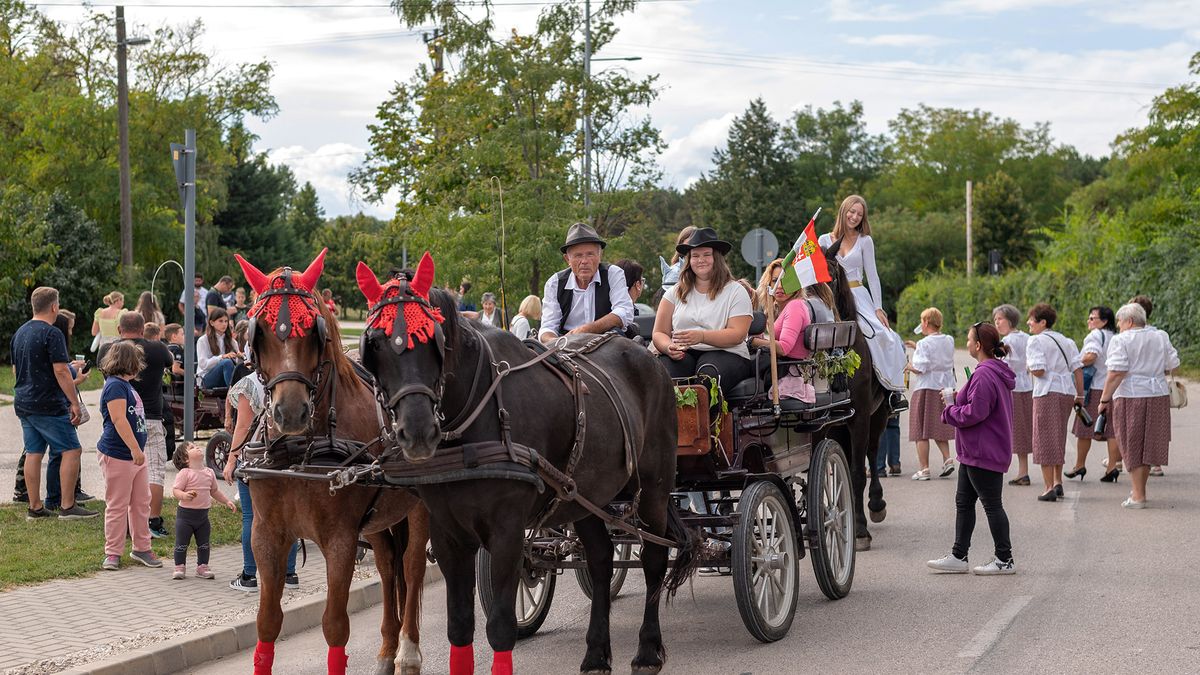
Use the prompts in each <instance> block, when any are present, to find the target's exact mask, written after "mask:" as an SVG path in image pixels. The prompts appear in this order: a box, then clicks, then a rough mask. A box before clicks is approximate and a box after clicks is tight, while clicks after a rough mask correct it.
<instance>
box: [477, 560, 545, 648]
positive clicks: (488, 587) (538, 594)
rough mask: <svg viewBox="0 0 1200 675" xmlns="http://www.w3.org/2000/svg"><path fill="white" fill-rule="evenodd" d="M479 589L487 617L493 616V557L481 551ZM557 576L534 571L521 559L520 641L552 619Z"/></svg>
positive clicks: (518, 604)
mask: <svg viewBox="0 0 1200 675" xmlns="http://www.w3.org/2000/svg"><path fill="white" fill-rule="evenodd" d="M475 575H476V579H477V582H476V586H477V588H478V589H479V604H480V605H482V606H483V611H484V613H485V614H488V613H491V608H492V599H493V597H495V596H494V595H493V593H492V556H491V554H489V553H488V552H487V550H485V549H483V548H481V549H479V553H478V555H477V557H476V559H475ZM557 579H558V577H557V576H556V575H555V574H554V572H551V571H547V570H539V569H533V568H530V567H529V562H528V561H527V560H526V559H525V558H524V557H522V558H521V570H520V572H519V574H518V576H517V601H516V612H517V639H518V640H521V639H524V638H527V637H529V636H531V635H533V634H534V633H536V632H538V629H539V628H541V627H542V624H543V623H545V621H546V617H548V616H550V604H551V603H552V602H553V601H554V583H555V581H556V580H557Z"/></svg>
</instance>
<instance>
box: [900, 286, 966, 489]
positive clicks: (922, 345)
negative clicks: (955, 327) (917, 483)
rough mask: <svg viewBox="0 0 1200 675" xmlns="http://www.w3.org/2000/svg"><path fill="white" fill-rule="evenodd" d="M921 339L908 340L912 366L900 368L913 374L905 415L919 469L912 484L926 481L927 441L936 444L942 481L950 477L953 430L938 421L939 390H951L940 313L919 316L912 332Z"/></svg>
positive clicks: (948, 342)
mask: <svg viewBox="0 0 1200 675" xmlns="http://www.w3.org/2000/svg"><path fill="white" fill-rule="evenodd" d="M914 332H918V333H921V334H922V335H924V336H925V337H923V338H921V340H920V342H913V341H911V340H909V341H908V342H906V343H905V345H906V346H907V347H909V348H911V349H914V350H915V353H914V354H913V358H912V363H911V364H908V365H906V366H905V367H904V368H905V370H907V371H908V372H910V373H912V374H913V381H912V389H913V397H912V405H911V407H910V408H909V412H908V440H909V441H911V442H913V443H916V444H917V462H918V463H919V464H920V465H921V468H920V469H919V470H918V471H917V472H916V473H914V474H913V476H912V479H913V480H929V441H930V440H932V441H933V442H935V443H937V447H938V451H939V452H941V453H942V468H941V469H939V470H938V475H939V476H941V477H942V478H945V477H946V476H949V475H950V474H951V473H954V459H953V458H952V457H951V456H950V441H952V440H954V427H952V426H950V425H949V424H946V423H945V422H943V421H942V410H943V409H945V407H946V405H945V402H944V401H943V400H942V395H941V391H942V390H943V389H947V388H949V389H953V388H954V338H952V337H950V336H949V335H946V334H945V333H943V332H942V312H941V311H940V310H939V309H938V308H937V307H928V308H926V309H925V311H923V312H921V325H920V326H917V329H916V331H914Z"/></svg>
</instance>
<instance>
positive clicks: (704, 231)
mask: <svg viewBox="0 0 1200 675" xmlns="http://www.w3.org/2000/svg"><path fill="white" fill-rule="evenodd" d="M705 247H708V248H711V249H713V250H714V251H717V252H719V253H720V254H721V255H725V254H727V253H729V250H730V249H732V248H733V244H730V243H729V242H727V241H723V240H721V239H717V231H716V230H714V229H712V228H711V227H701V228H700V229H698V230H696V231H695V232H693V233H692V236H691V237H690V238H689V239H688V240H687V241H685V242H684V243H682V244H680V245H678V246H676V247H675V250H676V251H679V253H680V255H687V253H688V251H690V250H692V249H694V248H705Z"/></svg>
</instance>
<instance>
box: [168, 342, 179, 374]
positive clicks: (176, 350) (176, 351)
mask: <svg viewBox="0 0 1200 675" xmlns="http://www.w3.org/2000/svg"><path fill="white" fill-rule="evenodd" d="M167 351H169V352H171V357H172V358H174V359H175V363H178V364H179V367H180V368H182V367H183V345H171V344H169V345H167Z"/></svg>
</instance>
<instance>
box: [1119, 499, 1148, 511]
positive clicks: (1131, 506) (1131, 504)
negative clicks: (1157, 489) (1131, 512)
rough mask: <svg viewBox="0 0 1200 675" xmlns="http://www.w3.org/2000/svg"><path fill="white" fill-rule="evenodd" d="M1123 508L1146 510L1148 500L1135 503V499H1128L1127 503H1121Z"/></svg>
mask: <svg viewBox="0 0 1200 675" xmlns="http://www.w3.org/2000/svg"><path fill="white" fill-rule="evenodd" d="M1121 506H1124V507H1125V508H1127V509H1144V508H1146V500H1144V499H1143V500H1142V501H1140V502H1137V501H1134V500H1133V497H1126V498H1125V501H1123V502H1121Z"/></svg>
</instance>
